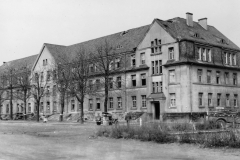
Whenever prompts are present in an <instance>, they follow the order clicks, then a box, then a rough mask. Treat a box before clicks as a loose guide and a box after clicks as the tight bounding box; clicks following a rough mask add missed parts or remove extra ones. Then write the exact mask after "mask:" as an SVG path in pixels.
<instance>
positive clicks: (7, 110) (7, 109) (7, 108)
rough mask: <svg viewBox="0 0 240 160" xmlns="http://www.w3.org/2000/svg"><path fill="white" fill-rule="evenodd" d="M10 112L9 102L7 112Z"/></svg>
mask: <svg viewBox="0 0 240 160" xmlns="http://www.w3.org/2000/svg"><path fill="white" fill-rule="evenodd" d="M9 112H10V108H9V104H7V106H6V113H9Z"/></svg>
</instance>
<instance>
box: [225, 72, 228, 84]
mask: <svg viewBox="0 0 240 160" xmlns="http://www.w3.org/2000/svg"><path fill="white" fill-rule="evenodd" d="M224 78H225V84H229V73H228V72H225V74H224Z"/></svg>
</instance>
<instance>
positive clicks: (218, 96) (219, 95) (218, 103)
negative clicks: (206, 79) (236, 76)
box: [217, 93, 221, 106]
mask: <svg viewBox="0 0 240 160" xmlns="http://www.w3.org/2000/svg"><path fill="white" fill-rule="evenodd" d="M220 105H221V94H220V93H218V94H217V106H220Z"/></svg>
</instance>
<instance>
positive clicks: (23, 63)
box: [0, 54, 38, 72]
mask: <svg viewBox="0 0 240 160" xmlns="http://www.w3.org/2000/svg"><path fill="white" fill-rule="evenodd" d="M37 56H38V55H37V54H36V55H32V56H29V57H25V58H21V59H16V60H13V61H9V62H6V63H5V64H3V65H1V66H0V72H3V71H5V69H7V68H8V67H10V68H14V69H16V70H18V69H21V68H22V67H28V69H31V68H32V66H33V64H34V62H35V60H36V58H37Z"/></svg>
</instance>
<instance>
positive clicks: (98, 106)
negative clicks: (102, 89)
mask: <svg viewBox="0 0 240 160" xmlns="http://www.w3.org/2000/svg"><path fill="white" fill-rule="evenodd" d="M96 102H97V108H96V109H98V110H99V109H101V103H100V98H96Z"/></svg>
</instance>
